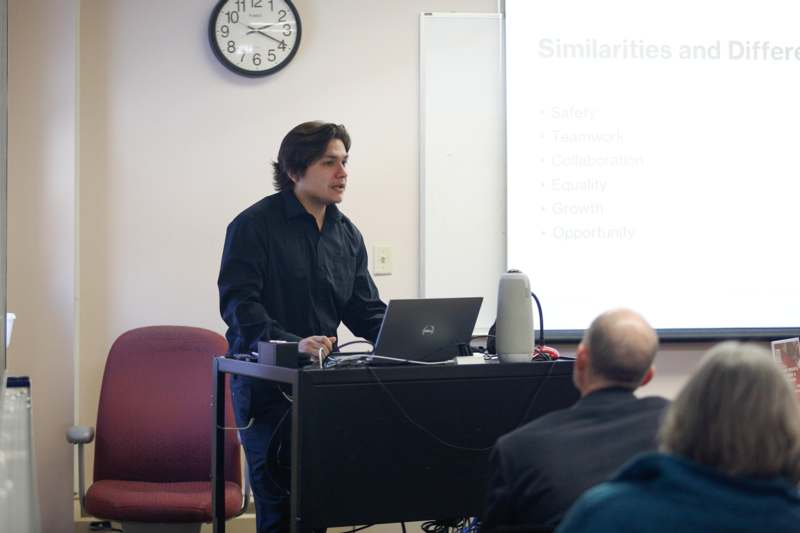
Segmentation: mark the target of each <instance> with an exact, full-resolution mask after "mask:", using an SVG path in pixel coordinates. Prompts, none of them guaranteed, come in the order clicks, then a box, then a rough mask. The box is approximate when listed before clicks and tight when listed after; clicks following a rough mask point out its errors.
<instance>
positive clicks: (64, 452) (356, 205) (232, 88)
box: [9, 0, 702, 531]
mask: <svg viewBox="0 0 800 533" xmlns="http://www.w3.org/2000/svg"><path fill="white" fill-rule="evenodd" d="M213 3H214V2H210V1H209V2H197V0H170V1H168V2H166V1H164V0H136V1H135V2H133V1H123V0H80V1H78V0H73V1H63V2H49V3H46V6H45V3H44V2H28V1H23V0H11V2H10V19H11V20H10V28H11V32H10V64H11V67H10V96H9V99H10V104H11V111H10V118H9V130H10V141H9V310H11V311H15V312H16V313H17V315H18V322H17V325H16V326H15V334H14V335H15V339H14V345H13V346H12V348H11V350H10V353H9V358H10V359H9V365H10V368H11V370H12V373H18V374H30V375H31V376H32V377H33V382H34V398H35V400H34V401H35V415H34V423H35V425H36V440H37V442H36V445H37V451H38V453H37V463H38V468H39V479H40V483H39V486H40V493H41V500H42V514H43V517H44V521H43V523H44V524H45V526H46V527H45V528H44V529H45V530H46V531H68V530H70V527H71V526H70V524H71V517H72V508H71V507H70V506H69V502H70V496H71V486H72V485H71V482H70V480H71V477H72V476H71V473H72V454H71V451H70V450H69V449H68V447H67V446H66V444H65V442H64V437H63V431H64V429H65V428H66V426H67V425H69V424H70V423H72V421H73V392H74V389H73V382H75V383H79V384H80V385H79V386H78V388H77V396H78V404H77V406H76V409H75V410H76V411H77V415H76V416H75V417H74V418H75V419H76V420H75V421H76V422H77V423H81V424H89V425H94V423H95V420H96V408H97V399H98V396H99V387H100V380H101V377H102V371H103V366H104V363H105V358H106V354H107V351H108V348H109V346H110V344H111V342H112V341H113V340H114V339H115V338H116V337H117V336H118V335H119V334H121V333H122V332H124V331H126V330H128V329H130V328H134V327H139V326H143V325H149V324H192V325H197V326H202V327H207V328H210V329H212V330H216V331H219V332H223V331H224V325H223V323H222V321H221V320H220V318H219V315H218V311H217V293H216V276H217V271H218V266H219V258H220V251H221V247H222V242H223V238H224V230H225V226H226V225H227V223H228V222H229V221H230V219H231V218H232V217H233V216H234V215H235V214H236V213H238V212H239V211H241V210H242V209H243V208H245V207H246V206H248V205H250V204H251V203H253V202H254V201H256V200H258V199H259V198H261V197H262V196H264V195H266V194H269V193H270V192H271V190H272V188H271V184H270V180H269V162H270V160H271V159H272V158H273V157H274V155H275V151H276V149H277V146H278V144H279V142H280V140H281V138H282V136H283V135H284V134H285V133H286V131H287V130H288V129H289V128H291V127H292V126H294V125H295V124H297V123H299V122H301V121H304V120H309V119H317V118H320V119H326V120H333V121H337V122H342V123H344V124H346V125H347V126H348V128H349V129H350V131H351V134H352V137H353V148H352V150H351V165H350V187H349V188H348V192H347V199H346V200H345V202H344V204H343V206H342V207H343V210H344V211H345V212H346V213H347V214H348V215H350V217H351V218H352V219H353V220H354V221H355V223H356V224H357V225H358V226H359V228H360V229H361V230H362V232H363V233H364V236H365V239H366V241H367V246H368V249H369V250H370V252H371V247H372V246H373V245H375V244H386V245H390V246H392V248H393V251H394V274H393V275H392V276H388V277H380V278H377V279H376V281H377V283H378V285H379V288H380V290H381V293H382V295H383V297H384V298H385V299H390V298H397V297H410V296H415V295H416V294H417V287H418V262H419V261H418V260H419V255H418V245H419V243H418V220H419V212H418V127H419V121H418V54H419V50H418V38H419V35H418V34H419V31H418V14H419V12H421V11H449V10H455V11H465V12H468V11H476V12H493V11H495V10H496V4H497V2H496V1H495V0H381V1H368V0H335V1H333V0H296V2H295V3H296V5H297V7H298V9H299V11H300V14H301V17H302V21H303V42H302V44H301V47H300V51H299V53H298V55H297V56H296V57H295V59H294V61H293V63H292V64H291V65H289V66H288V67H287V68H286V69H284V70H282V71H281V72H280V73H278V74H277V75H275V76H273V77H270V78H267V79H246V78H243V77H239V76H236V75H234V74H232V73H230V72H228V71H227V70H226V69H224V68H223V67H222V66H221V65H220V64H219V63H218V62H217V60H216V59H215V58H214V56H213V55H212V53H211V51H210V49H209V47H208V43H207V37H206V25H207V22H208V16H209V13H210V10H211V7H212V5H213ZM78 8H79V9H78ZM78 12H79V24H78V26H79V27H80V31H79V32H76V30H75V28H76V23H75V17H76V14H77V13H78ZM42 35H47V39H44V38H42ZM76 56H78V57H79V58H80V59H79V61H78V62H77V63H76V59H75V58H76ZM33 58H36V59H35V60H34V59H33ZM29 65H30V66H29ZM76 83H77V85H78V87H79V90H78V92H77V98H78V102H79V104H78V108H77V111H76V105H75V101H76V91H75V87H76ZM76 112H77V115H78V118H77V123H78V124H79V127H77V137H76V117H75V115H76ZM76 157H77V161H78V164H77V168H78V172H77V174H76V173H75V165H76ZM76 225H77V228H78V231H77V233H76V232H75V230H74V228H75V227H76ZM75 265H78V267H77V270H76V267H75ZM73 298H74V299H75V300H76V301H77V307H74V306H73ZM73 343H75V345H76V346H77V351H75V353H74V354H73V351H74V350H73ZM701 348H702V346H690V347H688V348H686V349H678V350H677V352H678V354H679V356H678V357H677V358H675V359H674V362H676V363H675V364H672V365H670V368H671V370H670V372H668V373H667V374H665V376H670V375H672V376H673V377H672V378H670V379H667V380H666V381H664V384H663V386H664V387H665V389H664V390H666V391H667V392H669V391H670V390H671V389H672V388H674V386H675V384H676V383H677V382H678V381H680V380H681V379H682V376H683V374H684V373H685V368H686V366H688V365H690V364H691V362H692V361H693V360H694V358H696V356H697V353H698V352H697V350H699V349H701ZM667 351H670V350H667ZM672 351H675V350H672ZM73 361H75V363H76V365H77V369H78V370H77V375H75V376H74V379H73ZM661 361H662V363H659V364H660V365H663V364H666V360H665V358H664V357H663V356H662V357H661ZM672 367H674V368H672ZM670 380H671V381H670ZM659 386H660V385H659ZM655 389H657V387H655V383H654V390H655ZM41 391H46V396H47V402H45V401H44V397H45V393H44V392H41ZM87 452H88V453H87V459H88V460H89V463H90V465H91V456H92V453H93V450H92V449H91V447H89V449H88V450H87ZM88 476H89V478H90V479H91V472H89V473H88Z"/></svg>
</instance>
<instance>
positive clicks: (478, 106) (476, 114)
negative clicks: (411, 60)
mask: <svg viewBox="0 0 800 533" xmlns="http://www.w3.org/2000/svg"><path fill="white" fill-rule="evenodd" d="M502 26H503V20H502V15H501V14H499V13H488V14H483V13H422V14H421V15H420V243H421V244H420V294H421V296H422V297H424V298H445V297H458V296H482V297H483V305H482V307H481V312H480V315H479V317H478V322H477V325H476V333H485V332H486V331H487V330H488V329H489V327H490V326H491V325H492V323H493V322H494V319H495V315H496V313H497V283H498V280H499V277H500V274H501V273H502V272H504V271H505V268H506V265H505V262H506V226H505V212H506V185H505V86H504V83H505V82H504V80H505V75H504V64H503V31H502V30H503V28H502Z"/></svg>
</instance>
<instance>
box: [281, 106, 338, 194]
mask: <svg viewBox="0 0 800 533" xmlns="http://www.w3.org/2000/svg"><path fill="white" fill-rule="evenodd" d="M333 139H339V140H340V141H342V143H343V144H344V149H345V150H346V151H348V152H349V151H350V135H349V134H348V133H347V130H346V129H345V127H344V126H343V125H341V124H332V123H330V122H321V121H314V122H303V123H302V124H300V125H299V126H295V127H294V128H293V129H292V131H290V132H289V133H287V134H286V137H284V138H283V141H282V142H281V148H280V151H279V152H278V160H277V161H275V162H273V163H272V169H273V178H272V182H273V184H274V185H275V189H277V190H279V191H283V190H286V189H292V188H294V182H293V181H292V179H291V178H290V177H289V175H290V174H291V175H294V176H295V177H300V176H302V175H303V174H305V171H306V169H307V168H308V167H309V165H311V164H312V163H313V162H314V161H316V160H317V159H319V158H320V157H322V156H323V155H324V154H325V150H326V149H327V148H328V143H329V142H331V141H332V140H333Z"/></svg>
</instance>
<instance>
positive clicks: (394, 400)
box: [366, 362, 556, 453]
mask: <svg viewBox="0 0 800 533" xmlns="http://www.w3.org/2000/svg"><path fill="white" fill-rule="evenodd" d="M555 366H556V363H555V362H551V363H550V367H549V368H548V369H547V374H545V376H544V378H542V380H541V381H540V382H539V386H538V387H536V392H534V394H533V397H532V398H531V401H530V402H528V406H527V408H526V409H525V412H524V413H523V415H522V418H521V419H520V421H519V422H518V423H517V424H516V425H515V426H514V427H513V428H511V429H509V430H508V431H504V432H503V434H505V433H508V432H509V431H512V430H514V429H516V428H518V427H520V426H521V425H522V424H523V423H524V422H525V420H527V419H528V415H529V414H530V412H531V409H533V406H534V404H535V403H536V400H537V399H538V398H539V393H540V392H541V390H542V387H544V384H545V382H546V381H547V380H548V378H549V377H550V374H551V373H552V372H553V367H555ZM366 369H367V370H368V371H369V373H370V374H371V375H372V377H373V379H375V381H376V382H377V383H378V385H380V387H381V389H383V391H384V392H385V393H386V395H387V396H388V397H389V399H390V400H391V401H392V403H393V404H394V405H395V407H397V409H398V410H399V411H400V413H401V414H402V415H403V416H404V417H405V418H406V420H408V421H409V422H410V423H411V424H412V425H413V426H415V427H416V428H418V429H420V430H421V431H423V432H424V433H427V434H428V435H429V436H430V437H431V438H433V439H434V440H435V441H437V442H439V443H440V444H442V445H443V446H446V447H448V448H453V449H456V450H463V451H467V452H479V453H483V452H488V451H489V450H491V449H492V448H493V447H494V442H493V443H492V444H491V445H490V446H484V447H481V448H474V447H471V446H459V445H458V444H453V443H451V442H447V441H446V440H444V439H443V438H441V437H439V436H438V435H436V434H435V433H434V432H433V431H431V430H429V429H428V428H426V427H425V426H423V425H422V424H420V423H419V422H417V421H416V420H414V419H413V418H412V417H411V415H409V414H408V412H407V411H406V410H405V409H404V408H403V406H402V405H401V404H400V402H399V401H398V400H397V398H396V397H395V395H394V394H392V391H390V390H389V388H388V387H387V386H386V384H385V383H384V382H383V381H382V380H381V378H380V377H379V376H378V374H377V373H376V372H375V369H373V368H372V367H371V366H367V367H366Z"/></svg>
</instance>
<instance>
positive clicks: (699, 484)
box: [557, 453, 800, 533]
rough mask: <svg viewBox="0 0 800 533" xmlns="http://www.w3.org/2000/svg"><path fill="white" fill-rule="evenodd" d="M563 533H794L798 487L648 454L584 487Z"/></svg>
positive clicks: (799, 508) (798, 522)
mask: <svg viewBox="0 0 800 533" xmlns="http://www.w3.org/2000/svg"><path fill="white" fill-rule="evenodd" d="M557 531H558V533H600V532H603V533H604V532H619V533H633V532H636V533H662V532H663V533H673V532H681V533H695V532H697V533H700V532H703V533H716V532H720V533H721V532H723V531H724V532H726V533H734V532H735V533H745V532H748V533H749V532H753V533H756V532H757V533H767V532H768V533H784V532H786V533H789V532H792V533H796V532H798V531H800V492H798V489H797V487H796V486H794V485H792V484H791V483H790V482H789V481H788V480H786V479H782V478H772V479H755V478H745V477H730V476H727V475H724V474H722V473H720V472H719V471H717V470H714V469H712V468H709V467H707V466H703V465H700V464H697V463H695V462H693V461H689V460H687V459H683V458H679V457H674V456H671V455H665V454H661V453H650V454H646V455H641V456H639V457H638V458H635V459H633V460H632V461H631V462H629V463H628V464H627V465H625V466H624V467H622V469H621V470H620V471H619V472H618V473H617V475H616V476H615V477H614V478H613V479H612V480H611V481H608V482H605V483H602V484H600V485H597V486H596V487H594V488H593V489H591V490H589V491H588V492H586V493H585V494H584V495H583V496H582V497H581V498H580V499H578V501H577V502H576V503H575V505H574V506H573V507H572V508H571V509H570V511H569V512H568V513H567V515H566V517H565V518H564V521H563V522H562V523H561V526H560V527H559V528H558V530H557Z"/></svg>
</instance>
